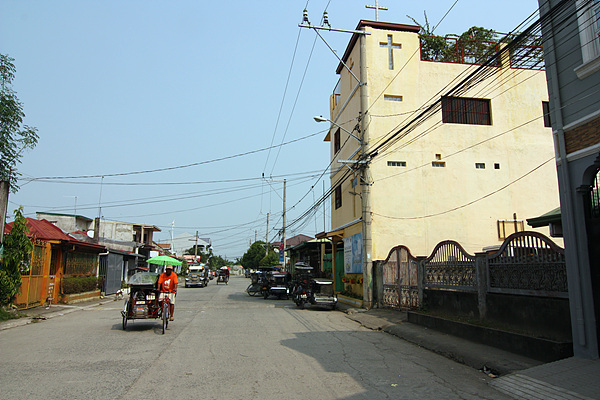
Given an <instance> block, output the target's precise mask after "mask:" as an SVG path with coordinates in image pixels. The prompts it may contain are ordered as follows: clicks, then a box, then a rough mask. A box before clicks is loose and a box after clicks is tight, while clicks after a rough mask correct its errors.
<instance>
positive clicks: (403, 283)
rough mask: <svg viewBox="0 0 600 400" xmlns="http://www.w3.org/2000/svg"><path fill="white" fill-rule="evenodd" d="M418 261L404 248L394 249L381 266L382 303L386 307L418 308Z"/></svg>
mask: <svg viewBox="0 0 600 400" xmlns="http://www.w3.org/2000/svg"><path fill="white" fill-rule="evenodd" d="M418 265H419V264H418V261H417V259H416V258H415V257H413V255H412V254H411V253H410V250H409V249H408V248H407V247H406V246H397V247H394V248H393V249H392V250H391V251H390V253H389V255H388V258H387V259H386V260H385V262H384V264H383V303H384V305H385V306H386V307H392V308H401V309H416V308H418V307H419V287H418V282H419V277H418Z"/></svg>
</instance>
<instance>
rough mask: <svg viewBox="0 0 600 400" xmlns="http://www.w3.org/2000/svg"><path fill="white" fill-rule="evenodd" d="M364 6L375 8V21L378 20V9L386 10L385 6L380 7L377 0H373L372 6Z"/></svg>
mask: <svg viewBox="0 0 600 400" xmlns="http://www.w3.org/2000/svg"><path fill="white" fill-rule="evenodd" d="M365 7H366V8H373V9H375V21H379V10H385V11H387V7H380V6H379V0H375V5H374V6H365Z"/></svg>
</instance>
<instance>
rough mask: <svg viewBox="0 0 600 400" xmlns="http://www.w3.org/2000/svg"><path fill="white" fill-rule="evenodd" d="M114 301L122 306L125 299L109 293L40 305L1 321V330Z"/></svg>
mask: <svg viewBox="0 0 600 400" xmlns="http://www.w3.org/2000/svg"><path fill="white" fill-rule="evenodd" d="M112 302H115V304H119V306H122V305H123V303H124V301H123V300H117V299H116V296H114V295H109V296H105V297H104V298H101V299H92V300H86V301H82V302H79V303H75V304H52V305H51V306H50V307H49V308H46V307H43V306H39V307H34V308H30V309H27V310H22V311H21V313H22V314H25V315H27V316H26V317H23V318H19V319H11V320H8V321H2V322H0V331H3V330H5V329H10V328H14V327H17V326H23V325H27V324H32V323H36V322H39V321H43V320H46V319H51V318H55V317H60V316H63V315H65V314H69V313H72V312H75V311H79V310H85V309H88V308H92V307H96V306H99V305H103V304H107V303H112Z"/></svg>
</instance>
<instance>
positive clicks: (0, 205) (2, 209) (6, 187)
mask: <svg viewBox="0 0 600 400" xmlns="http://www.w3.org/2000/svg"><path fill="white" fill-rule="evenodd" d="M9 192H10V182H9V181H8V180H6V181H0V244H2V243H4V225H5V224H6V211H7V210H8V193H9Z"/></svg>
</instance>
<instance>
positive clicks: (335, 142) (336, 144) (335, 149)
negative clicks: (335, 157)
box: [333, 128, 341, 153]
mask: <svg viewBox="0 0 600 400" xmlns="http://www.w3.org/2000/svg"><path fill="white" fill-rule="evenodd" d="M340 148H341V140H340V129H339V128H338V129H337V130H336V131H335V133H334V134H333V152H334V153H337V152H338V151H340Z"/></svg>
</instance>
